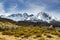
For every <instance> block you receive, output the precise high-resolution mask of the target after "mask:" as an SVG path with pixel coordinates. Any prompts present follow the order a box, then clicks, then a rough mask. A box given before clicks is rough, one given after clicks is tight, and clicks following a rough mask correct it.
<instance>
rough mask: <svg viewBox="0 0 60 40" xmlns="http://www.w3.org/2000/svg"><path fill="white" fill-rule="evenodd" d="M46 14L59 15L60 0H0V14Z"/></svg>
mask: <svg viewBox="0 0 60 40" xmlns="http://www.w3.org/2000/svg"><path fill="white" fill-rule="evenodd" d="M41 11H43V12H47V13H49V14H51V15H55V16H56V15H57V16H58V17H59V15H60V0H0V13H1V14H11V13H18V12H20V13H24V12H27V13H28V14H30V13H31V14H32V13H33V14H37V13H39V12H41Z"/></svg>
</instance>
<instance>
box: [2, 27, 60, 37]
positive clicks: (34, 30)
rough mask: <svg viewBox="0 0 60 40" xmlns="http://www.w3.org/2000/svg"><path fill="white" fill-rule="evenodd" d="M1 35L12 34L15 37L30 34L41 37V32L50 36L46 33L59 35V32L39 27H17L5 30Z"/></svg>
mask: <svg viewBox="0 0 60 40" xmlns="http://www.w3.org/2000/svg"><path fill="white" fill-rule="evenodd" d="M2 34H3V35H14V36H15V37H21V36H24V37H29V36H32V35H36V37H42V34H44V35H46V36H47V37H49V38H51V36H49V35H48V34H53V35H58V36H59V35H60V32H58V31H56V30H47V29H42V28H39V27H19V28H17V29H16V30H5V31H3V32H2Z"/></svg>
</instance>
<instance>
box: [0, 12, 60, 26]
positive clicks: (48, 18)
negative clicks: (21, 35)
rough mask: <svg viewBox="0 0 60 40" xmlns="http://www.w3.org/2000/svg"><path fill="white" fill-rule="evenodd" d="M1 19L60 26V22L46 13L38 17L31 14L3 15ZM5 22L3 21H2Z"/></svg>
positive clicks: (39, 14) (41, 13)
mask: <svg viewBox="0 0 60 40" xmlns="http://www.w3.org/2000/svg"><path fill="white" fill-rule="evenodd" d="M0 17H1V18H5V19H10V20H13V21H16V22H21V21H28V22H35V23H37V22H41V23H43V24H44V23H45V24H47V23H48V24H53V25H59V26H60V21H59V20H57V19H55V18H53V17H51V16H50V15H48V14H47V13H45V12H40V13H38V14H37V15H36V16H35V15H33V14H31V15H28V14H27V13H23V14H20V13H17V14H11V15H8V16H5V15H1V16H0ZM2 20H3V19H2Z"/></svg>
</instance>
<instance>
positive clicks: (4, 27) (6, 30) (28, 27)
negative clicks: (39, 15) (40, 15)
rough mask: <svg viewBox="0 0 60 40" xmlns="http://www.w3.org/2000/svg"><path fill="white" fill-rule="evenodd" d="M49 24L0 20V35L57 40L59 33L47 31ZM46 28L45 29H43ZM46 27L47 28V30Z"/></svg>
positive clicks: (54, 30)
mask: <svg viewBox="0 0 60 40" xmlns="http://www.w3.org/2000/svg"><path fill="white" fill-rule="evenodd" d="M50 25H51V24H47V23H46V22H36V23H35V22H30V21H18V22H16V21H13V20H10V19H5V18H0V32H2V35H9V36H14V37H17V38H21V39H24V38H26V39H28V40H29V38H30V37H31V38H30V39H31V40H32V39H36V40H50V39H51V40H53V39H55V40H57V39H59V38H60V31H58V30H56V29H52V30H51V29H48V28H49V26H50ZM45 27H46V28H45ZM47 27H48V28H47Z"/></svg>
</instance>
